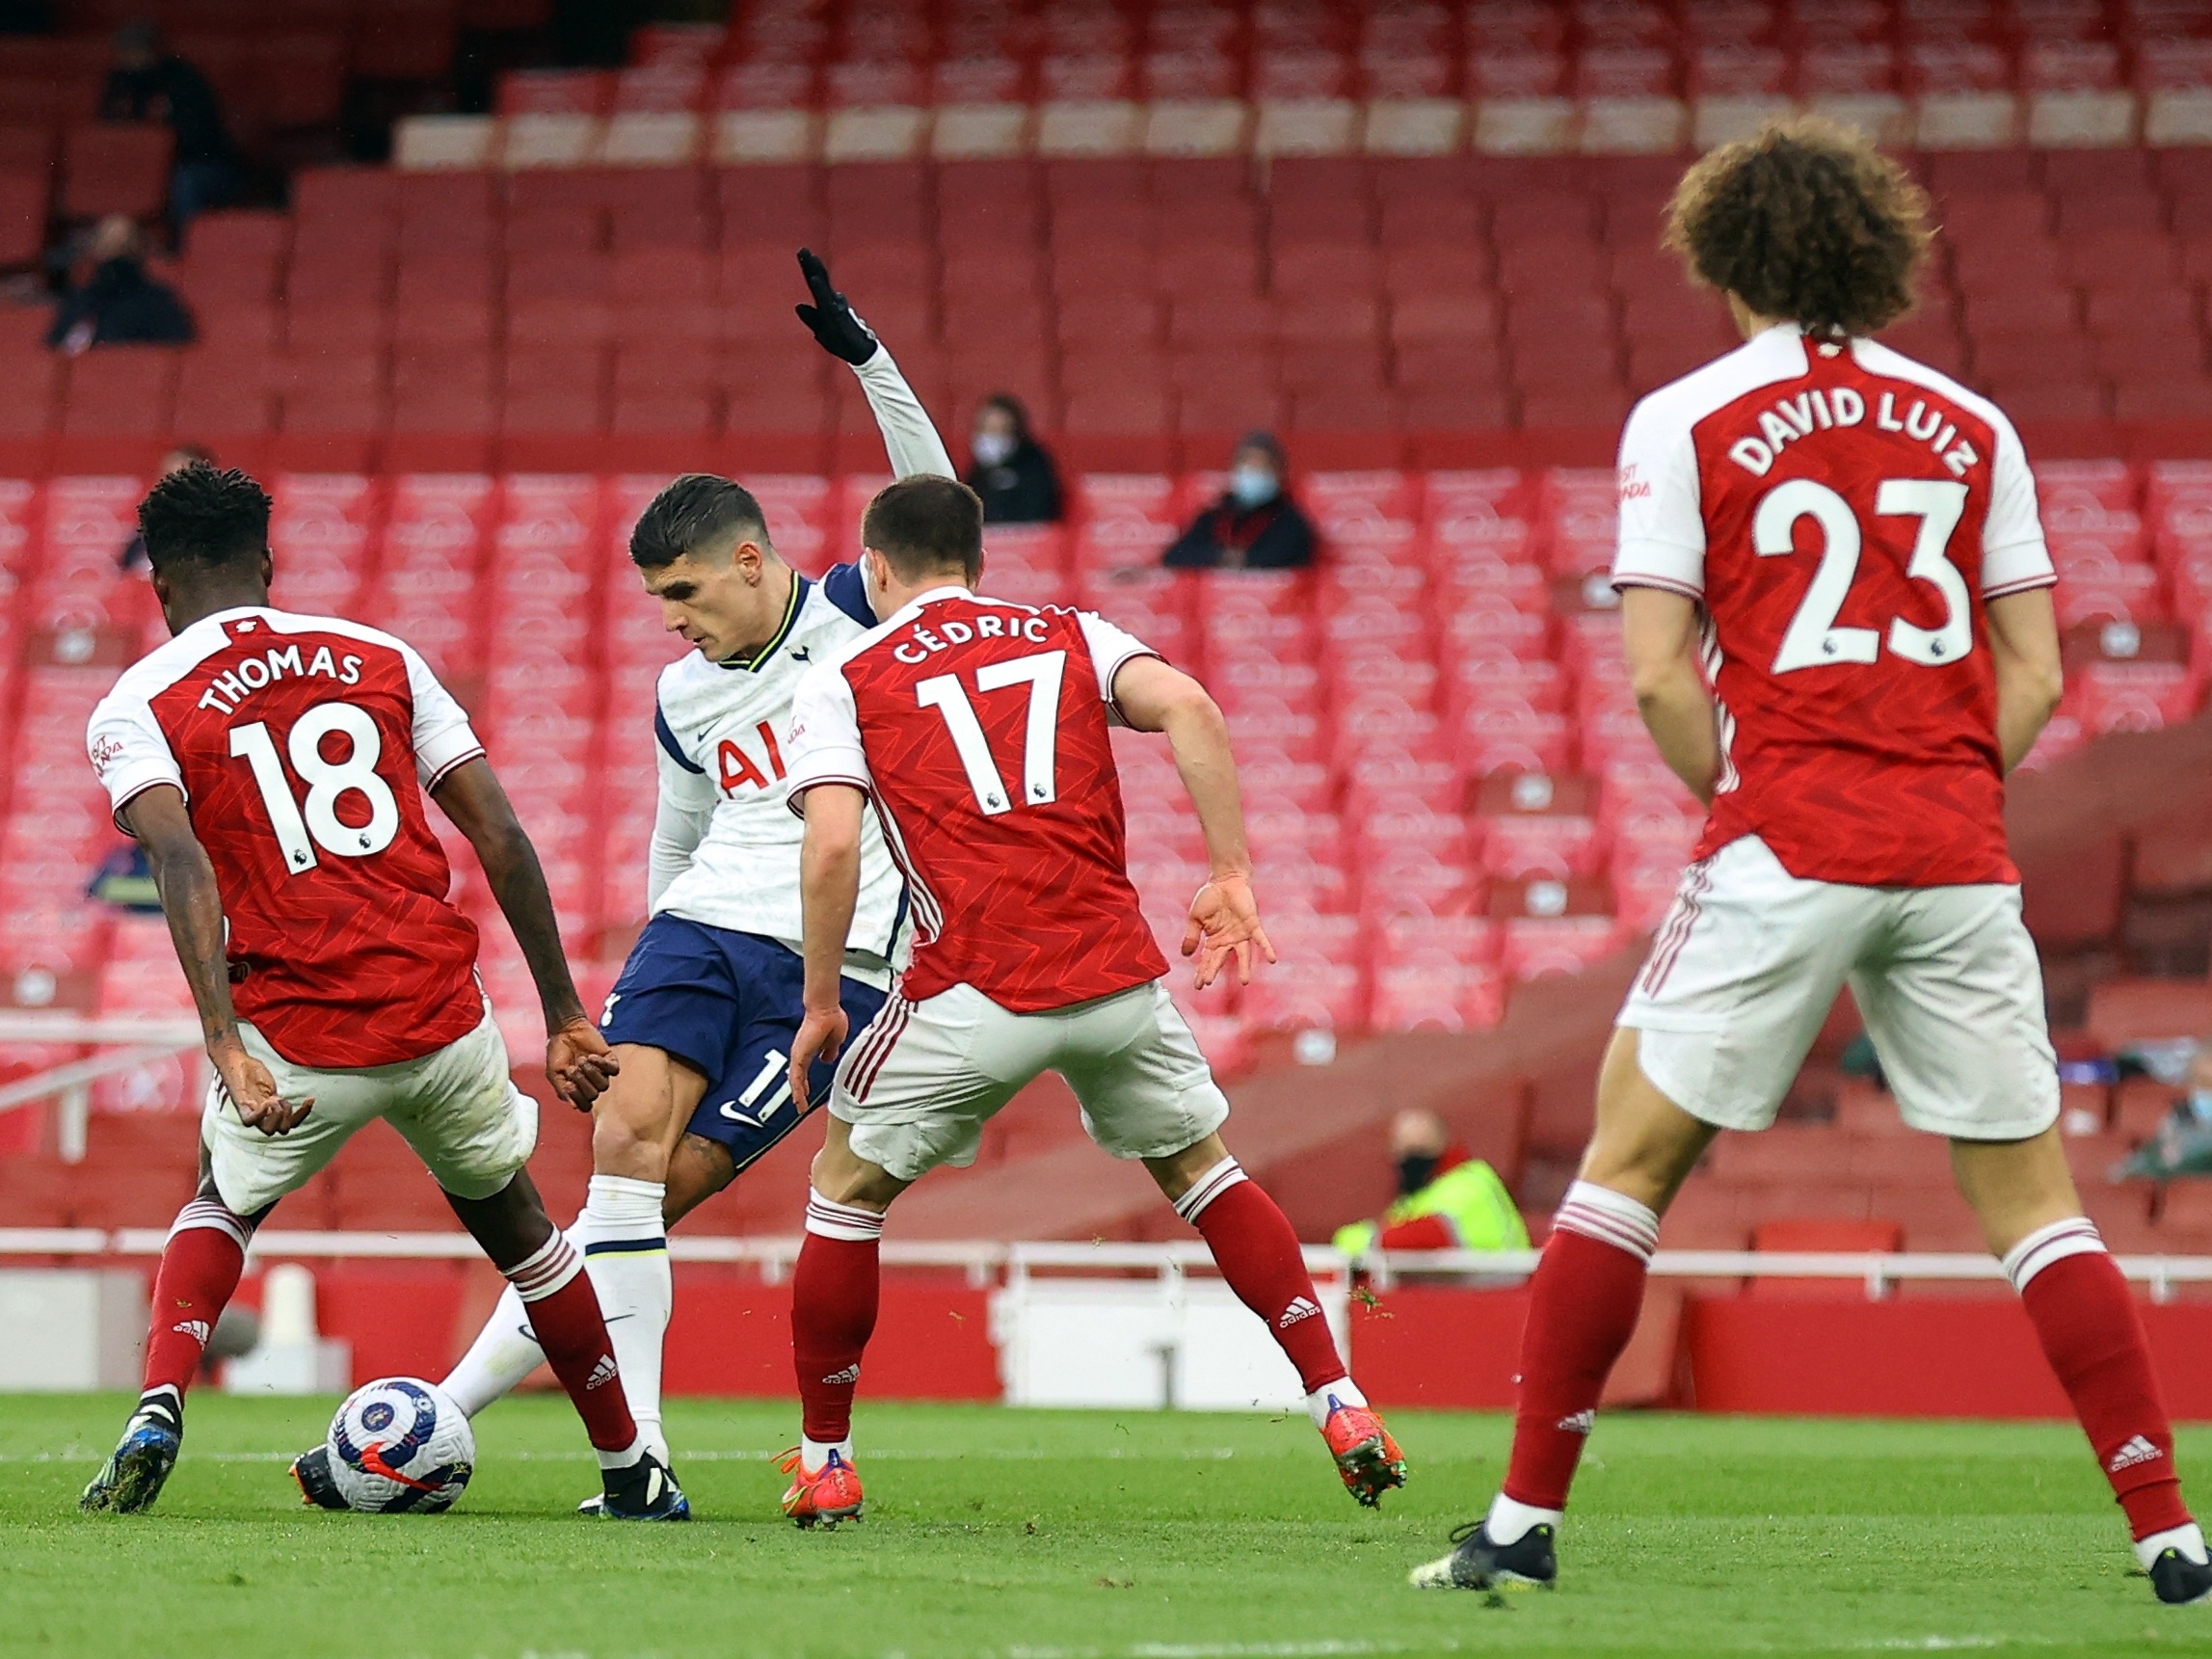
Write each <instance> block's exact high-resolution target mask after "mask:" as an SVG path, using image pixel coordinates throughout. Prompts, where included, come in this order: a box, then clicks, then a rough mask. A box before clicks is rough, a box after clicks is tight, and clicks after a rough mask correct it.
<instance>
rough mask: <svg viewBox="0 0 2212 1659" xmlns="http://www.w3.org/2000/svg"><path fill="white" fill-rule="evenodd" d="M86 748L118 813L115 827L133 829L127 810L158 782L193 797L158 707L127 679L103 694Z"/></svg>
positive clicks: (87, 735)
mask: <svg viewBox="0 0 2212 1659" xmlns="http://www.w3.org/2000/svg"><path fill="white" fill-rule="evenodd" d="M85 749H86V753H87V754H88V755H90V756H91V758H92V763H93V774H94V775H95V776H96V777H98V779H99V781H100V784H101V787H102V788H104V789H106V790H107V792H108V803H109V806H110V808H111V809H112V810H113V811H114V813H115V815H116V827H117V828H118V829H121V830H123V831H125V833H126V834H127V833H128V826H127V825H125V824H124V823H123V820H122V810H123V808H124V807H126V806H128V805H129V804H130V803H131V802H132V801H133V800H135V799H136V798H137V797H139V796H140V795H143V794H144V793H146V791H147V790H148V789H152V788H154V786H156V785H157V784H167V785H169V786H170V787H171V788H172V789H174V790H176V792H177V793H178V794H180V795H185V796H187V797H188V798H189V796H190V793H191V791H190V790H188V789H185V787H184V772H183V770H182V768H180V767H179V766H178V765H177V763H176V755H175V752H174V751H173V750H172V749H171V748H170V746H169V738H168V736H166V735H165V734H164V733H163V731H162V729H161V722H160V721H159V720H157V719H155V718H154V713H153V706H152V705H151V704H150V703H148V702H147V700H146V699H145V698H144V697H140V696H136V695H134V694H133V693H132V692H131V691H130V690H129V689H128V686H127V683H126V684H123V685H119V686H117V687H116V689H115V690H113V691H111V692H109V693H108V695H107V696H105V697H103V698H101V699H100V703H99V707H98V708H96V709H93V717H92V723H91V725H90V726H89V727H88V728H87V730H86V733H85Z"/></svg>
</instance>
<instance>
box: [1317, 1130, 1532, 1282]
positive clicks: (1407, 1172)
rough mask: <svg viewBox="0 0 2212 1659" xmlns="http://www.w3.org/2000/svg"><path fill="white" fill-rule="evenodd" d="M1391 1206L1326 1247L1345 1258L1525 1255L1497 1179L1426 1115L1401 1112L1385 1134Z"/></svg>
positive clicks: (1522, 1229)
mask: <svg viewBox="0 0 2212 1659" xmlns="http://www.w3.org/2000/svg"><path fill="white" fill-rule="evenodd" d="M1390 1155H1391V1158H1392V1160H1393V1161H1394V1162H1395V1163H1396V1164H1397V1165H1398V1198H1397V1200H1396V1201H1395V1202H1394V1203H1392V1205H1391V1207H1390V1208H1389V1209H1387V1210H1385V1211H1384V1212H1383V1213H1382V1219H1381V1220H1379V1221H1355V1222H1353V1223H1352V1224H1351V1225H1350V1226H1348V1227H1340V1228H1338V1229H1337V1234H1336V1238H1335V1239H1334V1241H1332V1242H1333V1243H1334V1244H1336V1247H1337V1248H1338V1249H1340V1250H1342V1251H1344V1253H1345V1254H1346V1255H1347V1256H1361V1255H1365V1254H1366V1253H1367V1252H1368V1251H1370V1250H1374V1249H1383V1250H1525V1249H1527V1248H1528V1247H1529V1229H1528V1227H1527V1226H1526V1225H1525V1224H1524V1223H1523V1222H1522V1220H1521V1212H1520V1211H1519V1210H1517V1209H1515V1208H1514V1207H1513V1195H1512V1194H1511V1193H1510V1192H1508V1191H1506V1183H1505V1182H1503V1181H1501V1180H1499V1179H1498V1172H1497V1171H1496V1170H1495V1169H1493V1168H1491V1167H1490V1165H1489V1164H1485V1163H1483V1162H1482V1161H1481V1160H1480V1159H1479V1158H1473V1157H1470V1156H1469V1155H1468V1152H1467V1149H1466V1148H1465V1147H1464V1146H1461V1145H1460V1144H1459V1143H1458V1142H1457V1141H1455V1140H1453V1139H1452V1131H1451V1129H1450V1128H1449V1127H1448V1126H1447V1125H1446V1124H1445V1121H1444V1119H1442V1118H1441V1117H1439V1116H1437V1115H1436V1113H1434V1112H1433V1111H1418V1110H1416V1111H1401V1112H1399V1114H1398V1116H1397V1117H1396V1118H1395V1119H1393V1120H1392V1122H1391V1126H1390Z"/></svg>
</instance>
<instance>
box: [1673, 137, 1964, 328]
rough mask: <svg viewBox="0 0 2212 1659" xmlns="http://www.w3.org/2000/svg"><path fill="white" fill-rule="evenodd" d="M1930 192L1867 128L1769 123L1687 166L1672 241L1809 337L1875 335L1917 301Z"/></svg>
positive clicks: (1714, 276) (1724, 285)
mask: <svg viewBox="0 0 2212 1659" xmlns="http://www.w3.org/2000/svg"><path fill="white" fill-rule="evenodd" d="M1932 236H1933V232H1932V229H1931V228H1930V227H1929V222H1928V193H1927V192H1926V191H1924V190H1922V189H1921V188H1920V186H1918V185H1917V184H1915V183H1913V182H1912V180H1911V178H1910V177H1909V176H1907V175H1906V172H1905V170H1904V169H1903V168H1902V167H1900V166H1898V164H1897V163H1896V162H1894V161H1892V160H1890V159H1889V158H1888V157H1887V156H1885V155H1883V154H1882V153H1881V152H1880V151H1879V150H1878V149H1876V148H1875V147H1874V146H1873V145H1872V144H1870V143H1869V142H1867V140H1865V139H1864V138H1861V137H1860V136H1859V135H1858V134H1856V133H1854V132H1852V131H1850V130H1849V129H1847V128H1844V127H1840V126H1837V125H1835V124H1834V123H1833V122H1830V121H1825V120H1817V119H1812V118H1799V119H1798V120H1783V121H1774V122H1771V123H1769V124H1768V125H1767V126H1766V127H1765V128H1764V129H1762V130H1761V131H1760V132H1759V133H1758V134H1757V135H1756V136H1754V137H1751V138H1747V139H1740V140H1738V141H1737V142H1736V143H1734V144H1727V145H1722V146H1721V147H1719V148H1718V149H1716V150H1714V151H1713V152H1712V153H1710V154H1709V155H1706V156H1705V157H1703V158H1702V159H1701V160H1699V161H1698V163H1697V164H1696V165H1695V166H1694V167H1692V168H1691V170H1690V171H1689V172H1688V173H1687V174H1683V177H1682V182H1681V183H1680V184H1679V185H1677V186H1676V187H1675V191H1674V199H1673V201H1670V202H1668V203H1667V207H1666V236H1665V238H1664V239H1663V240H1664V245H1665V246H1666V247H1668V248H1671V249H1673V250H1674V251H1675V252H1676V253H1678V254H1681V255H1682V257H1683V260H1684V262H1685V263H1687V264H1688V265H1689V267H1690V271H1691V275H1692V277H1693V278H1695V279H1696V280H1697V281H1700V282H1703V283H1705V284H1706V285H1707V286H1709V287H1714V288H1719V290H1720V291H1721V292H1722V293H1726V294H1733V295H1735V296H1736V298H1737V299H1739V300H1741V301H1742V302H1743V303H1744V304H1745V305H1746V306H1747V307H1748V308H1750V309H1751V310H1753V311H1754V312H1756V313H1757V314H1758V315H1760V316H1762V317H1773V318H1776V319H1779V320H1781V321H1784V322H1794V323H1799V324H1802V325H1803V326H1804V328H1805V330H1806V331H1807V332H1808V333H1810V334H1873V333H1874V332H1875V331H1876V330H1878V329H1881V328H1885V327H1887V326H1888V325H1889V324H1891V323H1893V322H1895V321H1896V320H1897V319H1898V318H1899V317H1902V316H1904V315H1905V313H1906V312H1907V311H1909V310H1910V309H1911V308H1912V304H1913V291H1912V288H1913V279H1914V277H1915V275H1916V274H1917V272H1918V270H1919V268H1920V262H1921V260H1922V259H1923V258H1924V257H1926V255H1927V253H1928V249H1929V244H1930V242H1931V240H1932Z"/></svg>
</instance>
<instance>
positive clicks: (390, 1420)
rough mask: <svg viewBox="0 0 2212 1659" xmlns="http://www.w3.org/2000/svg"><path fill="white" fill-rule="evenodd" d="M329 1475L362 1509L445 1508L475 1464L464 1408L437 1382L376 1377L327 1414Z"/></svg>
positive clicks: (372, 1511) (378, 1511) (430, 1511)
mask: <svg viewBox="0 0 2212 1659" xmlns="http://www.w3.org/2000/svg"><path fill="white" fill-rule="evenodd" d="M329 1445H330V1450H331V1479H332V1480H333V1482H335V1483H336V1485H337V1488H338V1490H339V1492H340V1493H342V1494H343V1495H344V1497H345V1500H346V1504H347V1506H348V1507H349V1508H351V1509H356V1510H359V1511H360V1512H363V1513H365V1514H402V1513H406V1514H418V1515H419V1514H436V1513H437V1512H439V1511H440V1510H445V1509H450V1508H451V1507H452V1505H453V1500H454V1499H456V1498H458V1497H459V1496H461V1494H462V1491H463V1490H464V1489H465V1488H466V1486H467V1485H468V1477H469V1475H470V1473H471V1472H472V1471H473V1470H474V1468H475V1463H476V1435H475V1433H474V1432H472V1431H471V1430H470V1428H469V1427H468V1416H467V1413H466V1412H465V1411H463V1410H462V1409H461V1407H460V1406H459V1405H455V1404H454V1402H453V1399H452V1397H451V1396H449V1395H448V1394H447V1393H446V1392H445V1391H444V1390H443V1389H441V1388H440V1387H439V1386H438V1384H437V1383H435V1382H425V1381H423V1380H422V1378H419V1377H380V1378H377V1379H376V1380H375V1381H374V1382H365V1383H363V1384H362V1385H361V1386H360V1387H359V1388H357V1389H355V1390H354V1391H353V1393H352V1394H350V1395H348V1396H347V1397H346V1403H345V1404H344V1405H341V1406H339V1407H338V1414H337V1415H336V1416H335V1417H333V1418H332V1419H331V1432H330V1435H329Z"/></svg>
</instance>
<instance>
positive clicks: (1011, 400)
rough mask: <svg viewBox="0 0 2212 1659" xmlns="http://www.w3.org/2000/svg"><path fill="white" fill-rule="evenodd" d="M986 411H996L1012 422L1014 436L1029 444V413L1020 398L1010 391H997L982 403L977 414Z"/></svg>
mask: <svg viewBox="0 0 2212 1659" xmlns="http://www.w3.org/2000/svg"><path fill="white" fill-rule="evenodd" d="M986 409H996V410H997V411H999V414H1001V415H1004V416H1005V417H1006V418H1007V419H1008V420H1011V421H1012V422H1013V423H1014V436H1015V437H1016V438H1017V439H1019V440H1020V441H1021V442H1024V443H1026V442H1028V441H1029V412H1028V410H1026V408H1024V407H1023V405H1022V400H1021V399H1020V398H1018V397H1016V396H1015V395H1014V394H1013V393H1012V392H1010V391H995V392H993V393H992V394H991V395H990V396H989V397H987V398H985V399H984V400H983V401H982V403H981V404H980V405H979V406H978V407H977V409H976V412H975V413H976V414H978V415H980V414H982V413H983V411H984V410H986Z"/></svg>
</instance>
